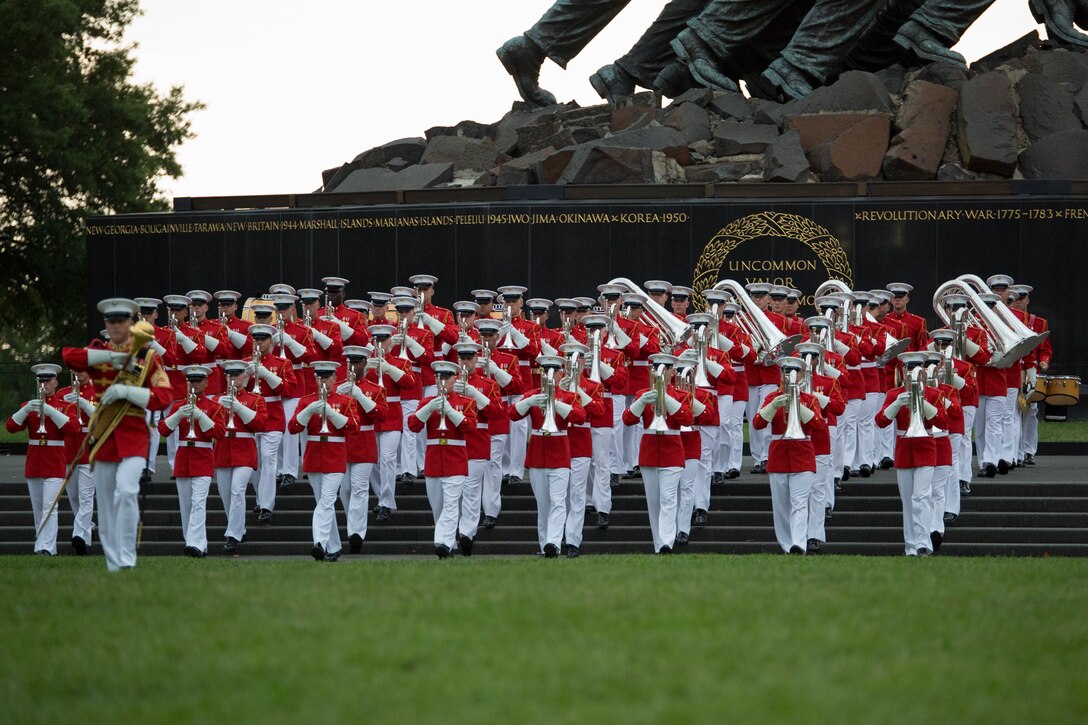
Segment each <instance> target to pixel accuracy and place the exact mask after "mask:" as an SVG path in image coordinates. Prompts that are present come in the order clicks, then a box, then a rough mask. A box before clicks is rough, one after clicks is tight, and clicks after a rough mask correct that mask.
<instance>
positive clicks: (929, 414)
mask: <svg viewBox="0 0 1088 725" xmlns="http://www.w3.org/2000/svg"><path fill="white" fill-rule="evenodd" d="M922 415H924V416H925V417H926V420H933V418H934V416H936V415H937V406H935V405H933V403H931V402H929V401H928V400H924V401H922Z"/></svg>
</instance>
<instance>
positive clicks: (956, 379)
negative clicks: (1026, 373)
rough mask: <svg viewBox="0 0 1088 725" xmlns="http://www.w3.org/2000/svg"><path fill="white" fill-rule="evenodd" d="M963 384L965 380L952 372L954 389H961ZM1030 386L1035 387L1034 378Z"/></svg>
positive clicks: (965, 383)
mask: <svg viewBox="0 0 1088 725" xmlns="http://www.w3.org/2000/svg"><path fill="white" fill-rule="evenodd" d="M964 385H967V380H966V379H964V378H962V377H960V376H959V375H957V374H956V373H952V387H954V388H955V389H956V390H963V386H964ZM1031 386H1032V387H1035V381H1034V380H1032V382H1031Z"/></svg>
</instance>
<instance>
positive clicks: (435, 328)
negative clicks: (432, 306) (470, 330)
mask: <svg viewBox="0 0 1088 725" xmlns="http://www.w3.org/2000/svg"><path fill="white" fill-rule="evenodd" d="M416 319H417V320H421V321H422V322H423V324H424V325H426V326H427V329H428V330H430V331H431V332H432V333H433V334H435V335H437V334H438V333H440V332H442V330H443V329H444V328H445V327H446V326H445V325H443V324H442V320H439V319H436V318H434V317H431V316H430V315H428V314H427V313H426V312H420V313H418V314H417V315H416Z"/></svg>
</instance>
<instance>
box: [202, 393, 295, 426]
mask: <svg viewBox="0 0 1088 725" xmlns="http://www.w3.org/2000/svg"><path fill="white" fill-rule="evenodd" d="M218 402H219V404H220V405H221V406H223V407H224V408H227V409H229V410H233V411H234V414H235V415H237V416H238V417H239V418H241V419H242V422H243V423H249V422H250V421H252V420H253V419H254V418H256V417H257V411H255V410H251V409H249V408H247V407H246V406H245V405H243V404H242V401H240V400H238V398H235V399H234V401H233V402H232V401H231V399H230V396H229V395H221V396H219V401H218ZM300 422H301V421H300Z"/></svg>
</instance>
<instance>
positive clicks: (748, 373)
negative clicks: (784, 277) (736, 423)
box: [744, 282, 780, 473]
mask: <svg viewBox="0 0 1088 725" xmlns="http://www.w3.org/2000/svg"><path fill="white" fill-rule="evenodd" d="M744 289H745V291H746V292H747V293H748V296H749V297H751V298H752V302H754V303H755V305H756V307H758V308H759V309H760V310H762V311H763V313H764V314H766V315H767V317H768V319H770V320H771V322H772V323H774V324H775V326H776V327H778V326H779V324H780V323H779V322H777V321H776V320H777V318H778V317H779V316H778V315H777V313H775V312H774V311H773V310H770V309H768V307H769V305H770V302H771V298H770V292H771V285H769V284H767V283H765V282H752V283H749V284H746V285H745V286H744ZM766 353H767V351H766V350H761V351H760V353H759V354H758V355H757V356H756V358H755V359H754V360H753V361H752V362H750V363H745V365H744V374H745V377H746V378H747V379H748V403H747V406H746V407H745V411H744V417H745V418H747V419H748V447H749V450H750V451H751V454H752V459H753V460H754V461H755V465H753V466H752V471H751V472H752V473H766V472H767V450H768V443H770V433H769V432H768V431H767V429H766V426H762V427H760V428H756V427H754V425H753V422H754V421H755V418H756V414H757V413H758V412H759V409H760V405H761V403H762V401H763V399H764V398H766V397H767V396H768V395H770V394H771V393H772V392H774V390H775V388H776V386H777V385H778V378H779V375H778V373H777V371H776V369H775V367H774V361H773V360H770V359H769V358H768V356H767V354H766Z"/></svg>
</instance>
